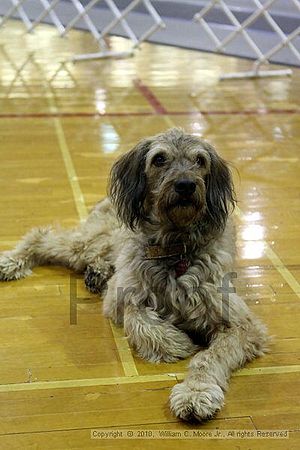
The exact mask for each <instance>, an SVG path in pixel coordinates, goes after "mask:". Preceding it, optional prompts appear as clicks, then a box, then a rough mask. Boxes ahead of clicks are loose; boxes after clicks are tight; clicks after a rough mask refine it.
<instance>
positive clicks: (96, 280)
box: [84, 264, 114, 294]
mask: <svg viewBox="0 0 300 450" xmlns="http://www.w3.org/2000/svg"><path fill="white" fill-rule="evenodd" d="M113 273H114V268H113V266H111V265H110V264H107V265H104V264H103V265H101V266H100V267H98V266H93V265H89V266H87V268H86V271H85V274H84V281H85V286H86V288H87V289H88V290H89V291H90V292H93V294H101V293H102V292H103V291H104V289H105V287H106V285H107V281H108V280H109V279H110V278H111V276H112V275H113Z"/></svg>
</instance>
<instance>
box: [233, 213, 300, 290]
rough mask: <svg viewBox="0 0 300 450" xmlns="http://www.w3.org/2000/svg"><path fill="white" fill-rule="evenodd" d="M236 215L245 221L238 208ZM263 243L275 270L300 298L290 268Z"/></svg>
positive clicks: (299, 288) (299, 285) (296, 283)
mask: <svg viewBox="0 0 300 450" xmlns="http://www.w3.org/2000/svg"><path fill="white" fill-rule="evenodd" d="M235 214H236V216H237V217H238V218H239V219H240V220H242V219H243V215H244V214H243V212H242V211H241V210H240V208H239V207H238V206H237V207H236V209H235ZM262 242H263V244H264V248H265V254H266V256H267V257H268V258H269V260H270V261H271V263H272V264H273V266H274V267H275V269H276V270H277V271H278V272H279V273H280V275H281V276H282V278H283V279H284V280H285V281H286V282H287V284H288V285H289V286H290V288H291V289H292V291H293V292H294V293H295V294H296V295H297V297H298V298H300V284H299V283H298V281H297V280H296V278H295V277H294V276H293V275H292V273H291V272H290V271H289V270H288V268H287V267H286V266H285V264H284V263H283V262H282V260H281V259H280V258H279V256H278V255H277V253H275V252H274V250H273V249H272V248H271V246H270V245H269V244H268V242H267V241H265V240H262Z"/></svg>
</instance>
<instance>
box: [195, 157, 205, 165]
mask: <svg viewBox="0 0 300 450" xmlns="http://www.w3.org/2000/svg"><path fill="white" fill-rule="evenodd" d="M196 161H197V164H198V166H199V167H204V166H205V164H206V160H205V158H204V156H202V155H198V156H197V160H196Z"/></svg>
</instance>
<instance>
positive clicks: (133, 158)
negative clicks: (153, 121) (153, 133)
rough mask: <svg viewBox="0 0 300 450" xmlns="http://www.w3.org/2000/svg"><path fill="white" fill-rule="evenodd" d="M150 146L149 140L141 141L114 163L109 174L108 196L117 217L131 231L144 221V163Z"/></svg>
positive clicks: (145, 184) (145, 180)
mask: <svg viewBox="0 0 300 450" xmlns="http://www.w3.org/2000/svg"><path fill="white" fill-rule="evenodd" d="M150 144H151V140H150V139H149V140H143V141H141V142H140V143H139V144H137V146H136V147H134V148H133V149H132V150H130V151H129V152H128V153H126V154H125V155H123V156H122V157H121V158H120V159H118V160H117V161H116V162H115V164H114V165H113V167H112V170H111V173H110V182H109V196H110V198H111V201H112V203H113V205H114V206H115V208H116V211H117V215H118V217H119V218H120V219H121V221H122V222H123V223H124V224H125V225H127V226H128V227H129V228H131V229H132V230H134V229H135V228H136V226H137V224H138V223H139V222H140V221H141V220H143V219H146V217H145V212H144V200H145V197H146V187H147V178H146V174H145V163H146V154H147V152H148V150H149V148H150Z"/></svg>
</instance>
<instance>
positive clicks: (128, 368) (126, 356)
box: [47, 87, 138, 376]
mask: <svg viewBox="0 0 300 450" xmlns="http://www.w3.org/2000/svg"><path fill="white" fill-rule="evenodd" d="M47 99H48V103H49V108H50V110H51V111H53V112H56V111H57V108H56V105H55V101H54V97H53V95H52V92H51V90H50V89H49V87H48V92H47ZM53 120H54V126H55V131H56V136H57V140H58V144H59V148H60V150H61V154H62V158H63V161H64V164H65V168H66V172H67V175H68V179H69V182H70V185H71V188H72V192H73V197H74V202H75V205H76V209H77V212H78V215H79V217H80V220H84V219H85V218H86V217H87V215H88V210H87V207H86V204H85V201H84V196H83V193H82V191H81V188H80V184H79V181H78V178H77V174H76V171H75V167H74V164H73V161H72V157H71V154H70V150H69V147H68V144H67V141H66V138H65V134H64V130H63V127H62V124H61V122H60V120H59V118H57V117H55V118H54V119H53ZM110 325H111V330H112V334H113V336H114V340H115V344H116V347H117V350H118V354H119V357H120V360H121V363H122V367H123V370H124V374H125V375H126V376H136V375H137V374H138V372H137V369H136V366H135V362H134V359H133V356H132V353H131V350H130V348H129V345H128V342H127V339H126V338H125V337H124V336H123V337H122V336H120V335H118V332H117V330H116V328H115V327H114V325H113V324H112V322H111V321H110Z"/></svg>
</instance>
